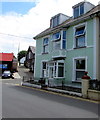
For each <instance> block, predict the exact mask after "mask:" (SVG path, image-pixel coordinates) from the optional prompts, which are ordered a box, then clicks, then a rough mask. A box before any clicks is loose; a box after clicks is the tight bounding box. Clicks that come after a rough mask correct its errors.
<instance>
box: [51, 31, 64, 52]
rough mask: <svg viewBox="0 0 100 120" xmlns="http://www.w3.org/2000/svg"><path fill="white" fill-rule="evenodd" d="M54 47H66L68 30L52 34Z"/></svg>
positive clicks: (57, 48)
mask: <svg viewBox="0 0 100 120" xmlns="http://www.w3.org/2000/svg"><path fill="white" fill-rule="evenodd" d="M52 40H53V49H54V50H59V49H66V31H61V32H57V33H55V34H53V35H52Z"/></svg>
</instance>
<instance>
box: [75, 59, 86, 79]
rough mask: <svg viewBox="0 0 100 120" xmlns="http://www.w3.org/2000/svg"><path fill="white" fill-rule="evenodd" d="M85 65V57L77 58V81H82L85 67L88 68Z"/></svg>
mask: <svg viewBox="0 0 100 120" xmlns="http://www.w3.org/2000/svg"><path fill="white" fill-rule="evenodd" d="M85 66H86V61H85V59H77V60H76V69H75V74H76V80H77V81H80V80H81V78H82V77H83V75H84V72H85V69H86V68H85Z"/></svg>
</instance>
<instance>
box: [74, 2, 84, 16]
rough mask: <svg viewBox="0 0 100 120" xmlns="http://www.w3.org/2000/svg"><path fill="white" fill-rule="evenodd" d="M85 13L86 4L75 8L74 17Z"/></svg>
mask: <svg viewBox="0 0 100 120" xmlns="http://www.w3.org/2000/svg"><path fill="white" fill-rule="evenodd" d="M83 14H84V4H81V5H80V6H77V7H75V8H74V18H77V17H78V16H80V15H83Z"/></svg>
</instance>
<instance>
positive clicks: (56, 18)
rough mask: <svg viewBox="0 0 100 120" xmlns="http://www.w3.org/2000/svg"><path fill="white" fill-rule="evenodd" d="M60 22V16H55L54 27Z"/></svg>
mask: <svg viewBox="0 0 100 120" xmlns="http://www.w3.org/2000/svg"><path fill="white" fill-rule="evenodd" d="M58 24H59V16H56V17H54V18H53V27H56V26H57V25H58Z"/></svg>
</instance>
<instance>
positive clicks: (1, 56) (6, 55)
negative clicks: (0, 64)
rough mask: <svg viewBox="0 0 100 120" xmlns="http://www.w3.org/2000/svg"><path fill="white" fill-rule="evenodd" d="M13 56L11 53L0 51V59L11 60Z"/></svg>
mask: <svg viewBox="0 0 100 120" xmlns="http://www.w3.org/2000/svg"><path fill="white" fill-rule="evenodd" d="M13 58H14V54H13V53H0V61H12V60H13Z"/></svg>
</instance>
